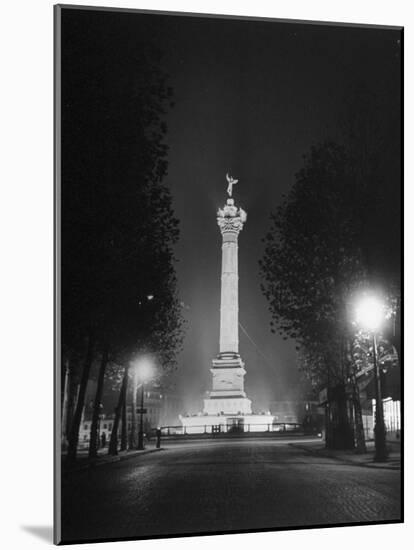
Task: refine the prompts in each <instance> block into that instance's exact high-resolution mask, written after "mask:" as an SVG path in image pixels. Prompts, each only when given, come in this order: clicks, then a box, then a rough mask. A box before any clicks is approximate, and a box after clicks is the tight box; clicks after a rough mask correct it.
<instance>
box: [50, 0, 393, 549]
mask: <svg viewBox="0 0 414 550" xmlns="http://www.w3.org/2000/svg"><path fill="white" fill-rule="evenodd" d="M402 56H403V29H402V28H397V27H387V26H383V27H380V26H369V25H345V24H339V23H338V24H336V23H335V24H334V23H329V24H327V23H320V22H319V23H318V22H309V21H288V20H272V19H259V18H254V17H251V18H250V17H229V16H209V15H202V14H181V13H163V12H151V11H134V10H126V9H107V8H91V7H82V6H65V5H59V6H56V7H55V135H56V142H55V147H56V154H55V159H56V194H55V196H56V204H55V212H56V254H55V258H56V270H55V283H56V284H55V289H56V316H55V317H56V372H55V413H56V418H55V542H56V543H59V544H69V543H82V542H102V541H110V540H127V539H144V538H159V537H174V536H190V535H212V534H218V533H243V532H256V531H277V530H282V529H298V528H312V527H319V528H320V527H333V526H344V525H347V526H353V525H361V524H376V523H399V522H402V521H403V510H402V471H401V460H400V459H401V451H402V450H401V447H402V440H403V422H402V356H403V350H402V348H401V325H402V320H401V319H402V315H401V310H402V298H403V297H402V281H401V265H402V255H401V254H402V252H401V250H402V247H401V243H402V229H401V227H402V219H401V218H402V85H401V82H402Z"/></svg>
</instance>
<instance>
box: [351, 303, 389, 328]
mask: <svg viewBox="0 0 414 550" xmlns="http://www.w3.org/2000/svg"><path fill="white" fill-rule="evenodd" d="M355 314H356V315H355V320H356V322H357V323H358V325H360V326H361V327H362V328H363V329H365V330H369V331H375V330H378V329H379V327H380V326H381V324H382V322H383V321H384V319H385V308H384V304H383V303H382V302H381V300H379V299H378V298H376V297H375V296H364V297H363V298H361V300H360V301H359V302H358V304H357V307H356V309H355Z"/></svg>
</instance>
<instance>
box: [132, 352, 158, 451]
mask: <svg viewBox="0 0 414 550" xmlns="http://www.w3.org/2000/svg"><path fill="white" fill-rule="evenodd" d="M132 366H133V369H134V378H135V380H137V382H140V383H141V399H140V408H139V411H138V412H139V418H140V420H139V431H138V445H137V449H138V450H143V449H144V448H145V446H144V414H145V409H144V396H145V383H146V382H148V381H149V380H150V379H151V378H152V376H153V372H154V366H153V363H152V361H151V359H150V358H149V357H146V356H143V357H139V358H138V359H136V360H135V361H134V362H133V364H132ZM136 389H137V388H136V386H135V389H134V394H135V395H136ZM134 401H135V403H134V406H136V399H135V400H134ZM134 429H135V428H134Z"/></svg>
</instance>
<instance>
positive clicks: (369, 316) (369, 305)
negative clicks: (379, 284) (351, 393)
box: [356, 296, 387, 462]
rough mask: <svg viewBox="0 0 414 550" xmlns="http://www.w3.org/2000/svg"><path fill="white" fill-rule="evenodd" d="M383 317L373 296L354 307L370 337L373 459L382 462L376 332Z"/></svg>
mask: <svg viewBox="0 0 414 550" xmlns="http://www.w3.org/2000/svg"><path fill="white" fill-rule="evenodd" d="M384 319H385V307H384V304H383V303H382V302H381V301H380V300H379V299H378V298H376V297H375V296H364V297H363V298H362V299H361V300H360V301H359V302H358V304H357V307H356V322H357V323H358V324H359V325H360V326H361V327H362V328H363V329H365V330H366V331H368V332H369V333H370V335H371V337H372V348H373V351H372V359H373V363H374V382H375V426H374V437H375V460H376V461H378V462H383V461H384V460H386V459H387V445H386V437H385V423H384V408H383V404H382V391H381V373H380V369H379V363H378V351H377V332H378V329H379V328H380V326H381V324H382V322H383V321H384Z"/></svg>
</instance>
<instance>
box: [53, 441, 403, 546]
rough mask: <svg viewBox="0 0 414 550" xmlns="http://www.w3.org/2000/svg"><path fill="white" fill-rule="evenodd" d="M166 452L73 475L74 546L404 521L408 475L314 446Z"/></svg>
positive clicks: (240, 445)
mask: <svg viewBox="0 0 414 550" xmlns="http://www.w3.org/2000/svg"><path fill="white" fill-rule="evenodd" d="M291 443H292V440H291V439H290V440H288V441H284V440H272V439H234V440H220V441H214V440H208V441H200V442H194V441H192V442H186V443H175V444H169V445H166V446H165V448H164V449H162V450H161V451H160V452H158V453H150V454H145V455H142V456H136V457H133V458H130V459H128V460H125V461H120V462H115V463H109V464H105V465H102V466H101V467H99V468H90V469H87V470H81V471H75V472H67V473H66V474H65V476H64V479H63V483H62V539H63V541H64V542H70V541H73V542H75V541H82V540H99V539H105V538H117V537H119V538H128V537H150V536H163V535H172V534H176V535H179V534H198V533H200V534H201V533H207V532H231V531H243V530H257V529H277V528H281V527H284V528H286V527H295V526H306V525H329V524H337V523H359V522H370V521H373V522H375V521H381V520H399V519H400V517H401V511H400V472H399V471H398V470H392V469H385V468H381V469H378V468H369V467H366V466H365V467H364V466H360V465H358V464H346V463H342V462H341V461H338V460H335V459H334V458H329V457H325V456H317V455H316V456H315V455H313V454H310V453H308V452H307V451H306V450H305V449H303V448H301V446H306V441H301V440H298V442H297V443H298V444H299V446H297V445H292V444H291Z"/></svg>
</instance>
